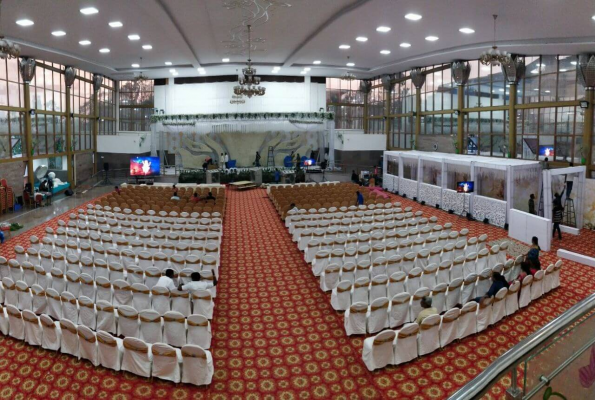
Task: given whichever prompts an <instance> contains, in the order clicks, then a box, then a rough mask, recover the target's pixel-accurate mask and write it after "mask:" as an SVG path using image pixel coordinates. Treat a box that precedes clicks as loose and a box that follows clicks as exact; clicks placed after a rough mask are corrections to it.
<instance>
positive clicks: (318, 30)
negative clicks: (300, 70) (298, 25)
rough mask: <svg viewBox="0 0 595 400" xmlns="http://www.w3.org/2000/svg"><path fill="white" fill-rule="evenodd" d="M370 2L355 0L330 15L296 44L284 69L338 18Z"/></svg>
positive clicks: (367, 0)
mask: <svg viewBox="0 0 595 400" xmlns="http://www.w3.org/2000/svg"><path fill="white" fill-rule="evenodd" d="M370 1H371V0H356V1H354V2H353V3H351V4H350V5H348V6H347V7H343V8H342V9H341V10H339V12H338V13H336V14H334V15H332V16H331V17H330V18H329V19H327V20H326V21H324V22H323V23H322V24H320V25H319V26H318V28H316V29H315V30H314V31H313V32H312V33H311V34H310V35H308V37H307V38H306V39H305V40H304V41H303V42H301V43H300V44H298V46H297V47H296V48H295V50H293V51H292V52H291V54H289V56H288V57H287V58H286V59H285V61H284V62H283V66H284V67H286V68H288V67H291V59H292V58H293V57H295V56H296V55H297V53H299V52H300V51H301V50H302V49H303V48H304V47H305V46H306V45H307V44H308V43H310V42H311V41H312V40H314V38H316V36H318V35H319V34H320V33H321V32H322V31H323V30H324V29H326V28H327V27H328V26H330V25H331V24H332V23H333V22H335V21H337V20H338V19H339V18H341V17H343V16H344V15H347V14H349V13H350V12H353V11H355V10H357V9H358V8H360V7H363V6H364V5H365V4H367V3H369V2H370Z"/></svg>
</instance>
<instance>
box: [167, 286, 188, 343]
mask: <svg viewBox="0 0 595 400" xmlns="http://www.w3.org/2000/svg"><path fill="white" fill-rule="evenodd" d="M169 295H170V297H171V309H172V311H177V312H179V313H180V314H182V315H183V316H184V317H187V316H189V315H190V314H192V312H191V311H190V293H188V292H186V291H182V290H177V289H175V290H172V291H170V294H169ZM178 347H181V346H178Z"/></svg>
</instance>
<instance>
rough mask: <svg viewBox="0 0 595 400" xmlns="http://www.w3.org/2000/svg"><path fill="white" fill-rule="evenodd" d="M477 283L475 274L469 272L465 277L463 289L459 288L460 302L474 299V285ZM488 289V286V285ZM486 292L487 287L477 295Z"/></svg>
mask: <svg viewBox="0 0 595 400" xmlns="http://www.w3.org/2000/svg"><path fill="white" fill-rule="evenodd" d="M476 283H477V275H475V274H471V275H468V276H467V277H466V278H465V281H464V284H463V289H462V290H461V304H466V303H467V302H469V301H471V300H472V299H474V298H475V297H477V296H476V294H475V293H476V290H475V286H476ZM488 289H489V287H488ZM486 293H487V289H486V291H485V293H483V294H479V296H483V295H485V294H486Z"/></svg>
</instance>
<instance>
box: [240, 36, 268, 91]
mask: <svg viewBox="0 0 595 400" xmlns="http://www.w3.org/2000/svg"><path fill="white" fill-rule="evenodd" d="M251 50H252V26H251V25H248V67H246V68H244V69H242V75H241V76H240V78H239V79H238V83H239V85H236V86H234V88H233V92H234V94H235V95H236V96H246V97H247V98H249V99H250V98H252V96H264V95H265V93H266V88H264V87H262V86H260V78H259V77H258V76H256V69H255V68H252V57H251V54H252V53H251Z"/></svg>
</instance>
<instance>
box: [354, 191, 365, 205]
mask: <svg viewBox="0 0 595 400" xmlns="http://www.w3.org/2000/svg"><path fill="white" fill-rule="evenodd" d="M355 194H356V196H357V200H356V205H358V206H363V205H364V196H363V195H362V194H361V193H360V191H359V190H358V191H357V192H355Z"/></svg>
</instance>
